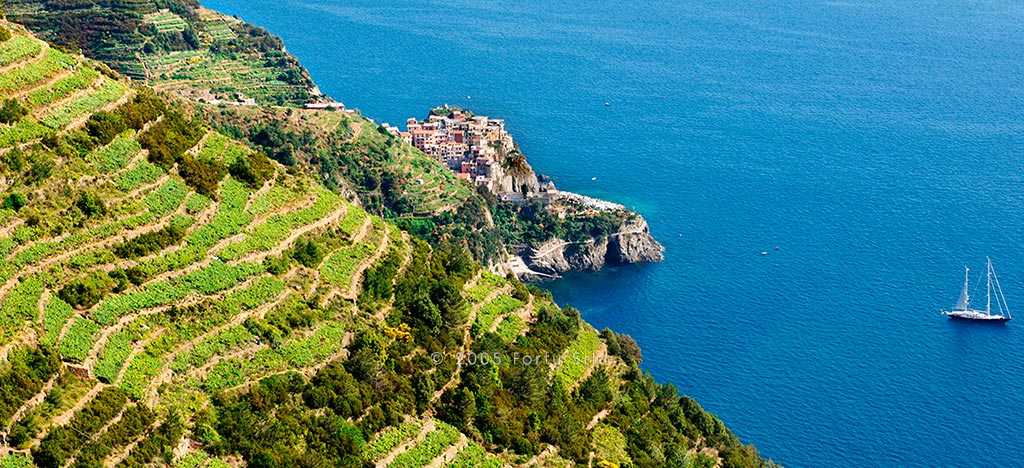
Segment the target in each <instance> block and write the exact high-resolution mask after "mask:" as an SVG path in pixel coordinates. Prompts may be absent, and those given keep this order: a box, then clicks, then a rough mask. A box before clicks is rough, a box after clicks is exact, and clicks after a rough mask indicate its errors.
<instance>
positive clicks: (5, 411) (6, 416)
mask: <svg viewBox="0 0 1024 468" xmlns="http://www.w3.org/2000/svg"><path fill="white" fill-rule="evenodd" d="M5 367H6V368H5V369H4V370H3V372H0V427H6V425H7V423H8V422H10V420H11V418H12V417H14V413H16V412H17V411H18V408H19V407H21V405H22V403H24V402H25V401H26V400H28V399H29V398H32V397H33V396H34V395H35V394H36V393H37V392H39V390H40V389H42V388H43V386H44V385H45V384H46V382H47V381H48V380H50V378H51V377H53V375H54V374H56V373H57V372H59V371H60V369H61V362H60V356H59V355H58V354H57V352H56V351H54V350H53V349H50V348H47V347H36V348H14V349H12V350H11V352H10V353H9V354H8V355H7V366H5Z"/></svg>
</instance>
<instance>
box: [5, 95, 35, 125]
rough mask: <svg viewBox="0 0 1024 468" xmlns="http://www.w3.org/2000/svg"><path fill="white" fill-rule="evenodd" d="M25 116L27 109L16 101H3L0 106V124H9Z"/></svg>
mask: <svg viewBox="0 0 1024 468" xmlns="http://www.w3.org/2000/svg"><path fill="white" fill-rule="evenodd" d="M26 115H28V109H26V108H25V106H23V105H21V103H20V102H18V100H17V99H4V103H3V105H2V106H0V123H5V124H11V123H14V122H17V121H18V120H21V118H22V117H24V116H26Z"/></svg>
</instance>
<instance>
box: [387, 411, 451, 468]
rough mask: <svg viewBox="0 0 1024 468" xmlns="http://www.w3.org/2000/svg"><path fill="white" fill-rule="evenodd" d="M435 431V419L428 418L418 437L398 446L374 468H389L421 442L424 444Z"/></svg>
mask: <svg viewBox="0 0 1024 468" xmlns="http://www.w3.org/2000/svg"><path fill="white" fill-rule="evenodd" d="M435 429H437V423H436V422H434V418H426V420H425V421H423V426H422V427H420V432H419V433H418V434H416V437H414V438H413V439H411V440H409V441H407V442H403V443H400V444H398V446H397V447H395V448H394V449H392V450H391V452H390V453H388V454H387V456H385V457H384V458H382V459H380V461H378V462H377V463H376V464H375V465H374V468H387V466H388V465H390V464H391V462H393V461H395V457H397V456H399V455H401V454H403V453H405V452H406V451H408V450H409V449H411V448H413V447H415V446H416V445H417V444H419V443H420V442H423V439H425V438H427V434H430V433H431V432H434V430H435Z"/></svg>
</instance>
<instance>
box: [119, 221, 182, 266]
mask: <svg viewBox="0 0 1024 468" xmlns="http://www.w3.org/2000/svg"><path fill="white" fill-rule="evenodd" d="M186 232H187V231H186V230H185V229H184V228H181V227H178V226H167V227H165V228H163V229H161V230H159V231H153V232H147V233H144V234H141V235H139V236H138V237H135V238H133V239H130V240H127V241H125V242H123V243H121V244H118V245H115V246H114V255H117V256H118V257H120V258H139V257H145V256H146V255H149V254H151V253H155V252H159V251H161V250H163V249H166V248H167V247H170V246H172V245H175V244H177V243H178V242H181V239H183V238H184V237H185V234H186Z"/></svg>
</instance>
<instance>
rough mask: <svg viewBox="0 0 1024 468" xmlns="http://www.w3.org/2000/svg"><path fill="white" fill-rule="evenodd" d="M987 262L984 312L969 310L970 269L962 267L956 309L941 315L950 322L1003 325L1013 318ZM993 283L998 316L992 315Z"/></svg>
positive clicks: (996, 277) (992, 269)
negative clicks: (962, 273)
mask: <svg viewBox="0 0 1024 468" xmlns="http://www.w3.org/2000/svg"><path fill="white" fill-rule="evenodd" d="M986 260H988V272H987V273H986V275H985V276H986V277H987V279H988V288H987V291H986V294H985V298H986V301H985V310H984V311H980V310H975V309H972V308H971V294H970V291H969V281H970V273H971V269H970V268H967V267H964V289H963V290H962V291H960V299H959V300H957V301H956V307H953V310H950V311H945V310H944V311H942V315H945V316H947V317H949V318H950V319H952V320H970V321H975V322H986V323H1005V322H1009V321H1010V320H1011V319H1012V318H1013V317H1010V308H1009V307H1007V306H1006V298H1005V297H1003V288H1002V287H1000V286H999V277H998V276H996V270H995V268H992V260H991V259H989V258H986ZM993 281H994V282H995V286H996V287H995V293H996V294H995V298H994V299H995V300H996V308H998V309H999V313H998V314H993V313H992V299H993V297H992V292H993V289H992V284H993Z"/></svg>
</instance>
